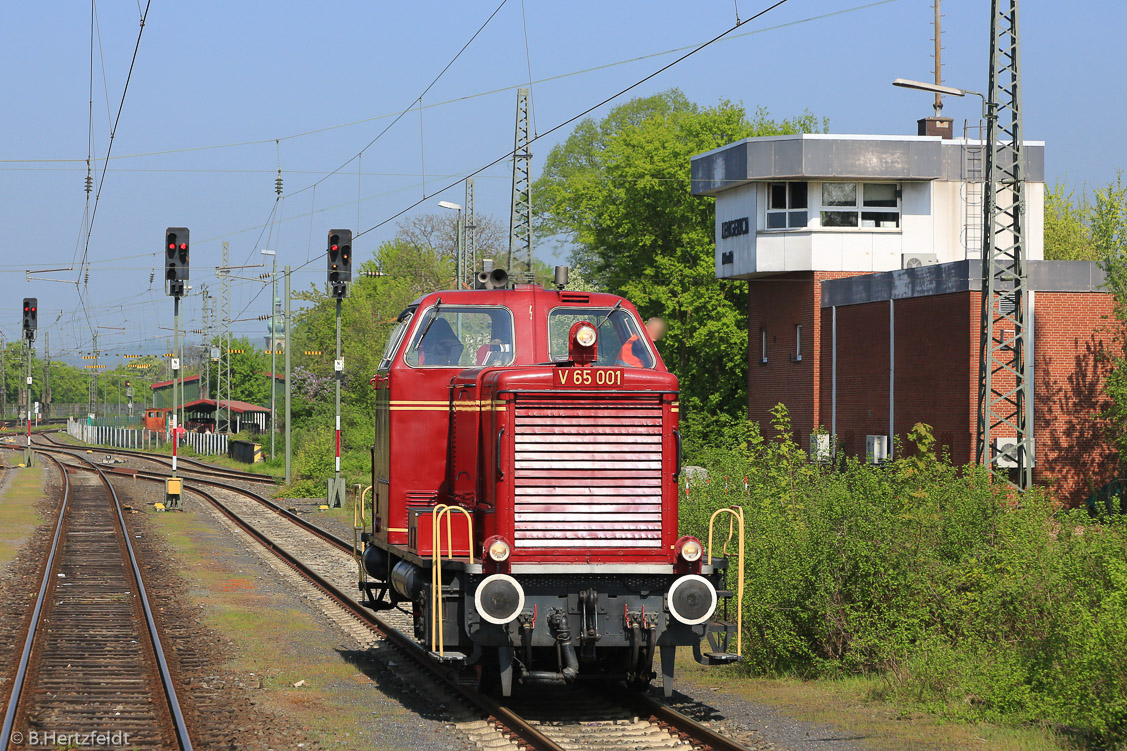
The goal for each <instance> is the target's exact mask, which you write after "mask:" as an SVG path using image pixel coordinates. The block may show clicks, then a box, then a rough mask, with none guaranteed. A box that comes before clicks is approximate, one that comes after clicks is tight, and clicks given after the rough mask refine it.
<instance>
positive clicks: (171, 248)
mask: <svg viewBox="0 0 1127 751" xmlns="http://www.w3.org/2000/svg"><path fill="white" fill-rule="evenodd" d="M168 249H169V250H176V243H169V244H168Z"/></svg>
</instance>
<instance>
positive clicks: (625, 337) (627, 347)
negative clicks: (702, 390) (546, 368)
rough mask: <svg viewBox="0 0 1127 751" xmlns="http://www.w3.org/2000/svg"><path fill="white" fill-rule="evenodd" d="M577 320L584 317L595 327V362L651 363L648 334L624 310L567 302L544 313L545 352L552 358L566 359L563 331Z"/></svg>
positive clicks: (651, 364)
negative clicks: (565, 304) (576, 305)
mask: <svg viewBox="0 0 1127 751" xmlns="http://www.w3.org/2000/svg"><path fill="white" fill-rule="evenodd" d="M608 316H610V319H609V320H607V317H608ZM580 321H587V322H588V323H591V324H593V325H594V326H596V327H597V328H598V337H599V338H598V352H599V359H598V360H597V361H596V364H597V365H611V366H613V365H618V366H625V367H634V368H652V367H654V357H653V355H652V354H651V352H650V345H649V341H648V338H647V336H646V334H645V332H643V331H642V329H641V326H640V325H639V323H638V320H637V319H636V318H635V317H634V316H633V315H631V314H630V313H627V312H626V311H625V310H621V309H620V310H614V309H613V308H574V307H570V306H569V307H567V308H556V309H555V310H553V311H551V312H550V313H548V342H549V345H548V347H549V350H548V353H549V355H550V356H551V359H552V360H553V361H554V362H563V361H565V360H567V354H568V342H567V335H568V332H570V331H571V327H572V326H573V325H575V324H576V323H579V322H580Z"/></svg>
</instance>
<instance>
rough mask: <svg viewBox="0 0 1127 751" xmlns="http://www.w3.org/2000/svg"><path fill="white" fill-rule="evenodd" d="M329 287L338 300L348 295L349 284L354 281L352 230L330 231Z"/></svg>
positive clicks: (328, 254)
mask: <svg viewBox="0 0 1127 751" xmlns="http://www.w3.org/2000/svg"><path fill="white" fill-rule="evenodd" d="M326 258H327V259H328V260H327V265H328V268H327V269H326V271H327V272H328V280H329V286H330V287H331V288H332V290H333V297H335V298H337V299H338V300H339V299H341V298H343V297H344V296H345V294H346V293H347V290H348V287H347V283H348V282H350V281H352V230H350V229H331V230H329V247H328V252H327V253H326Z"/></svg>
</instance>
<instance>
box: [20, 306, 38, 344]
mask: <svg viewBox="0 0 1127 751" xmlns="http://www.w3.org/2000/svg"><path fill="white" fill-rule="evenodd" d="M38 326H39V298H38V297H25V298H24V299H23V336H24V338H25V339H34V338H35V329H36V328H38Z"/></svg>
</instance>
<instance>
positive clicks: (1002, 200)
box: [977, 0, 1034, 490]
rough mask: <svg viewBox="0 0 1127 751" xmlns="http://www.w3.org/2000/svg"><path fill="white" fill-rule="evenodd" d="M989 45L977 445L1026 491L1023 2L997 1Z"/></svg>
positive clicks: (991, 464)
mask: <svg viewBox="0 0 1127 751" xmlns="http://www.w3.org/2000/svg"><path fill="white" fill-rule="evenodd" d="M990 43H991V44H990V87H989V92H988V97H989V98H988V100H987V104H986V140H987V144H986V195H985V200H984V203H983V242H984V245H983V252H982V329H981V339H980V347H979V377H978V435H977V439H978V441H977V442H978V447H977V448H978V460H979V461H980V462H981V463H982V464H983V465H985V466H986V468H987V469H988V470H990V472H991V473H996V474H1001V475H1003V476H1009V475H1010V473H1011V472H1012V473H1013V475H1012V479H1011V482H1012V483H1013V484H1014V486H1016V487H1017V488H1018V489H1021V490H1025V489H1026V488H1028V487H1030V486H1031V485H1032V484H1033V463H1034V429H1033V379H1032V363H1031V362H1030V360H1029V359H1028V357H1029V354H1030V352H1031V350H1032V348H1031V346H1030V345H1031V344H1032V342H1031V339H1030V330H1029V327H1028V326H1027V325H1026V322H1027V321H1028V320H1030V318H1029V314H1030V297H1031V293H1030V290H1029V278H1028V274H1029V270H1028V268H1027V265H1026V247H1025V174H1024V171H1025V163H1024V161H1023V154H1022V142H1021V139H1022V135H1023V134H1022V122H1021V71H1020V62H1021V51H1020V50H1021V47H1020V35H1019V26H1018V0H991V3H990ZM1011 441H1012V442H1013V445H1012V446H1005V445H1003V443H1006V444H1008V443H1009V442H1011Z"/></svg>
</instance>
